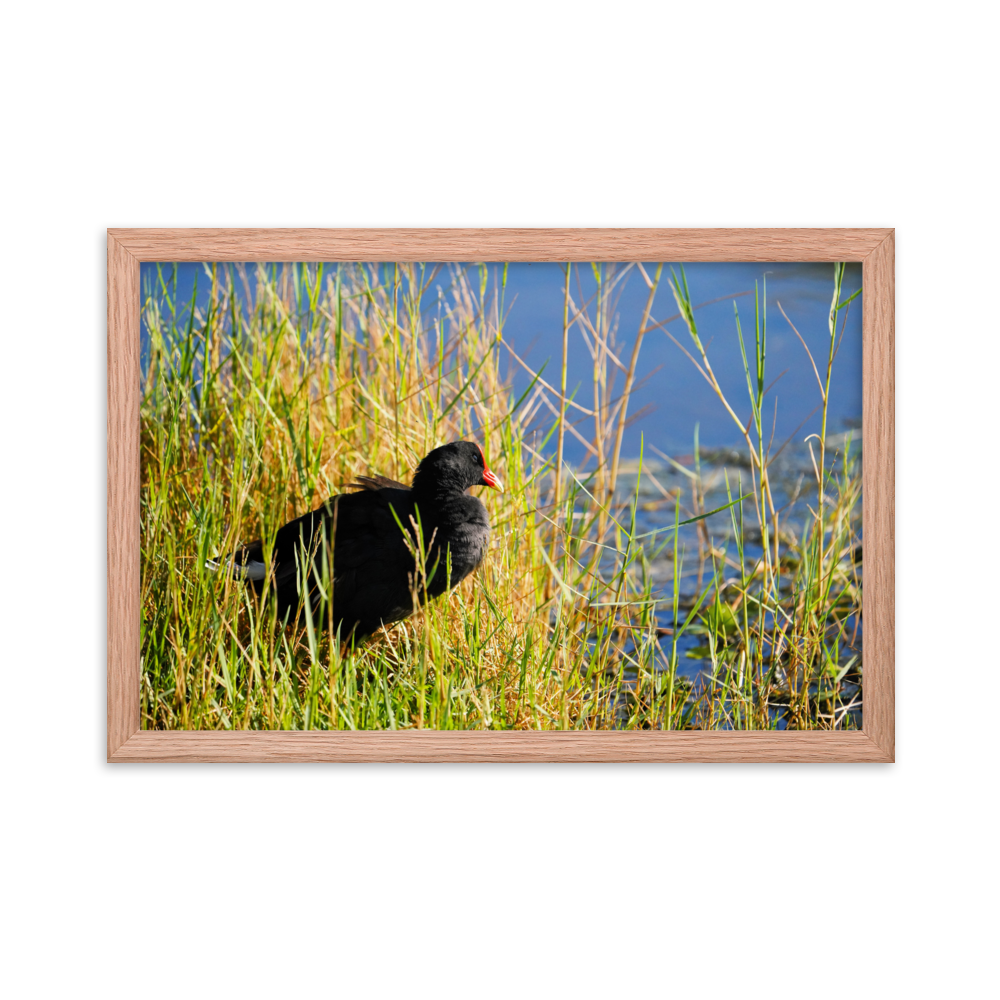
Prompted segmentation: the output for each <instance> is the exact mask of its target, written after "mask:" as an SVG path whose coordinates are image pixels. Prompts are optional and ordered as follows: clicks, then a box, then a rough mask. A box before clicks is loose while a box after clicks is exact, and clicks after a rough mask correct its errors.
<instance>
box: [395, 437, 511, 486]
mask: <svg viewBox="0 0 1000 1000" xmlns="http://www.w3.org/2000/svg"><path fill="white" fill-rule="evenodd" d="M473 486H489V487H490V488H491V489H494V490H499V491H500V492H501V493H503V491H504V490H503V483H501V482H500V480H499V479H498V478H497V477H496V474H495V473H494V472H493V471H492V470H491V469H489V468H488V467H487V465H486V456H485V455H484V454H483V449H482V448H480V447H479V445H478V444H476V442H475V441H453V442H452V443H451V444H444V445H442V446H441V447H440V448H435V449H434V450H433V451H432V452H431V453H430V454H429V455H427V456H426V457H425V458H424V459H423V461H422V462H421V463H420V465H418V466H417V471H416V474H415V475H414V477H413V489H414V490H416V491H418V492H423V491H424V490H426V489H428V488H429V491H430V490H432V491H433V492H441V491H442V490H445V491H451V490H457V491H458V492H460V493H464V492H465V491H466V490H467V489H470V488H471V487H473Z"/></svg>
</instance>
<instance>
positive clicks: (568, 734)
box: [108, 229, 895, 762]
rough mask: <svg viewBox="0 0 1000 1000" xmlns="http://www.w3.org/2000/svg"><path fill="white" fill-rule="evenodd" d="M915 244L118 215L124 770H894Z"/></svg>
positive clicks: (117, 538)
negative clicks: (510, 766) (897, 497)
mask: <svg viewBox="0 0 1000 1000" xmlns="http://www.w3.org/2000/svg"><path fill="white" fill-rule="evenodd" d="M893 317H894V232H893V230H891V229H839V230H835V229H760V230H694V229H690V230H685V229H676V230H670V229H565V230H555V229H524V230H513V229H503V230H501V229H497V230H489V229H482V230H457V229H456V230H446V229H441V230H433V229H422V230H360V229H359V230H353V229H294V230H293V229H266V230H251V229H245V230H215V229H164V230H156V229H110V230H108V760H109V761H115V762H118V761H234V762H235V761H776V762H777V761H789V762H792V761H845V762H846V761H858V762H862V761H864V762H891V761H893V760H894V753H895V750H894V585H895V581H894V374H893V365H894V360H893V359H894V353H893V350H894V348H893V338H894V328H893V322H894V320H893Z"/></svg>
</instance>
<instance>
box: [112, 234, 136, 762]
mask: <svg viewBox="0 0 1000 1000" xmlns="http://www.w3.org/2000/svg"><path fill="white" fill-rule="evenodd" d="M139 615H140V610H139V261H138V260H136V259H135V257H133V256H132V255H131V254H130V253H129V252H128V251H127V250H126V249H125V248H124V247H123V246H122V245H121V243H120V242H119V241H118V240H116V239H114V237H112V236H110V235H109V236H108V760H111V759H112V757H113V755H114V754H115V752H116V751H117V750H118V749H119V748H120V747H121V745H122V744H123V743H124V742H125V741H126V740H127V739H128V738H129V737H130V736H132V735H133V734H134V733H135V732H136V731H137V730H138V729H139Z"/></svg>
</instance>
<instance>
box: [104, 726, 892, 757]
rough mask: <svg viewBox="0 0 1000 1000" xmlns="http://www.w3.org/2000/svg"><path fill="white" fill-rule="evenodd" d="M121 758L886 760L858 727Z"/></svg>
mask: <svg viewBox="0 0 1000 1000" xmlns="http://www.w3.org/2000/svg"><path fill="white" fill-rule="evenodd" d="M114 760H115V761H122V762H141V761H228V762H233V763H237V762H251V761H288V762H294V761H298V762H300V763H308V762H321V761H333V762H345V763H347V762H352V761H385V762H415V761H424V762H429V763H446V762H473V761H492V762H504V761H506V762H536V763H541V762H545V761H561V762H572V761H581V762H582V761H641V762H648V763H655V762H657V761H670V762H677V763H681V762H690V763H696V762H704V763H708V762H712V761H731V762H740V763H742V762H771V763H782V762H785V763H797V762H803V763H804V762H814V763H819V762H834V761H861V762H884V761H885V760H887V758H886V755H885V753H884V752H883V751H882V749H881V748H880V747H879V746H877V745H876V744H875V743H874V742H873V741H872V740H871V739H870V738H869V737H868V736H866V735H865V734H864V733H860V732H851V733H846V732H835V733H821V732H809V733H795V732H782V733H774V732H768V733H718V732H713V733H702V732H684V733H653V732H641V733H636V732H629V733H625V732H621V733H609V732H586V733H554V732H548V733H533V732H499V733H483V732H433V731H430V730H426V729H425V730H421V731H419V732H418V731H416V730H407V731H404V732H394V733H393V732H337V733H331V732H286V733H276V732H246V731H243V732H222V733H191V732H179V731H174V732H139V733H136V734H135V735H134V736H133V737H132V738H131V739H130V740H129V741H128V742H127V743H126V744H124V745H123V746H122V747H120V748H119V750H118V752H117V753H116V754H115V756H114Z"/></svg>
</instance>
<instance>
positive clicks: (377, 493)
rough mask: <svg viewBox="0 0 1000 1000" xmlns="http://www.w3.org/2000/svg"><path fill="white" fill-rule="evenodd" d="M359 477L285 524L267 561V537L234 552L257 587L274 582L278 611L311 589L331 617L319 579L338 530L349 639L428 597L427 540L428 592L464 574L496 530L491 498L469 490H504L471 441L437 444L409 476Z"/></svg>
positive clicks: (296, 605)
mask: <svg viewBox="0 0 1000 1000" xmlns="http://www.w3.org/2000/svg"><path fill="white" fill-rule="evenodd" d="M357 478H358V481H357V482H355V483H352V484H350V485H351V486H352V487H354V488H355V489H357V490H359V492H356V493H344V494H339V495H337V496H333V497H330V498H329V499H328V500H326V501H325V502H324V503H323V504H322V506H320V507H319V508H318V509H316V510H314V511H310V512H309V513H308V514H304V515H303V516H302V517H298V518H296V519H295V520H294V521H289V522H288V524H286V525H285V526H284V527H282V528H280V529H279V530H278V533H277V535H276V536H275V539H274V545H273V548H272V555H271V562H270V566H267V565H265V564H264V546H263V543H262V542H260V541H256V542H251V543H250V544H249V545H246V546H244V547H243V548H241V549H240V550H239V551H238V552H237V553H236V556H235V559H234V560H233V567H234V570H235V572H237V573H238V574H239V575H241V576H244V577H246V578H248V579H251V580H252V582H253V586H254V587H255V589H256V590H257V592H258V593H261V592H262V591H263V589H264V588H265V587H270V588H272V589H273V590H274V593H275V597H276V599H277V608H278V617H279V619H285V618H287V619H288V620H291V619H292V618H294V617H295V615H296V614H297V613H299V611H300V609H301V606H302V604H303V601H302V597H303V591H304V590H307V591H308V593H309V602H310V607H311V609H312V613H313V616H314V618H317V617H319V616H320V615H322V619H323V620H324V621H327V620H329V619H328V614H327V612H326V611H325V610H324V611H322V612H321V611H320V603H321V591H320V586H319V583H320V581H321V580H322V579H323V576H324V571H323V567H324V560H326V561H327V563H328V562H329V559H330V550H329V546H330V541H331V540H332V542H333V552H332V557H333V558H332V572H333V616H332V617H333V627H334V629H338V628H339V630H340V635H341V638H343V639H347V638H349V637H351V636H353V637H354V638H355V639H361V638H364V637H365V636H368V635H371V633H373V632H375V631H376V630H377V629H378V628H380V627H381V626H382V625H388V624H390V623H392V622H396V621H400V620H401V619H403V618H406V617H407V616H409V615H410V614H412V613H413V610H414V608H413V596H414V592H416V593H417V595H418V600H423V598H424V589H423V577H422V574H419V573H418V572H417V565H416V560H415V559H414V554H413V553H414V551H416V552H419V551H420V550H421V547H422V550H423V551H424V552H425V553H426V562H425V569H426V575H427V587H426V596H427V597H436V596H438V595H439V594H443V593H444V592H445V591H446V590H447V589H448V585H449V582H450V584H451V586H453V587H454V586H455V585H456V584H457V583H459V582H460V581H461V580H463V579H465V577H467V576H468V575H469V574H470V573H471V572H472V571H473V570H474V569H475V568H476V567H477V566H478V565H479V564H480V563H481V562H482V560H483V557H484V556H485V555H486V547H487V544H488V543H489V537H490V522H489V517H488V516H487V513H486V508H485V507H484V506H483V504H482V503H481V502H480V501H479V500H478V499H477V498H476V497H473V496H470V495H469V494H468V493H467V492H466V491H467V490H468V489H470V488H471V487H473V486H491V487H493V488H494V489H499V490H501V491H502V490H503V486H502V485H501V484H500V481H499V480H498V479H497V477H496V476H495V475H494V474H493V473H492V472H491V471H490V470H489V469H488V468H487V467H486V460H485V457H484V455H483V452H482V449H481V448H480V447H479V445H477V444H475V443H474V442H472V441H457V442H454V443H452V444H446V445H443V446H442V447H440V448H435V449H434V451H432V452H431V453H430V454H429V455H427V457H426V458H424V460H423V461H422V462H421V463H420V465H419V466H418V467H417V471H416V474H415V475H414V477H413V485H412V486H405V485H403V484H402V483H397V482H396V481H395V480H392V479H386V478H385V477H384V476H358V477H357ZM416 525H419V527H420V532H419V534H420V536H422V538H418V533H417V530H416V527H415V526H416ZM401 526H402V527H401ZM404 529H405V531H406V532H407V535H408V536H409V538H408V539H407V537H406V536H405V535H404ZM421 543H422V546H421ZM449 560H450V562H449ZM449 565H450V574H449ZM303 567H306V571H305V572H304V571H303ZM303 583H305V586H303Z"/></svg>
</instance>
